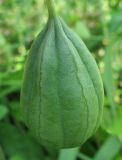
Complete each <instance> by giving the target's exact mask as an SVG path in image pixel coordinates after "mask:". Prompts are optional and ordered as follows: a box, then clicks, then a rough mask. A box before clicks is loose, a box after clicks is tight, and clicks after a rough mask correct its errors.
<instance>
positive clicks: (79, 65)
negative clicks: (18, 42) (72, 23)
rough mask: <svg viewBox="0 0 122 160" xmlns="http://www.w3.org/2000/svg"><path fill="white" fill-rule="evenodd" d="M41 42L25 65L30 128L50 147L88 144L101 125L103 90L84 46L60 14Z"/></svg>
mask: <svg viewBox="0 0 122 160" xmlns="http://www.w3.org/2000/svg"><path fill="white" fill-rule="evenodd" d="M46 4H47V6H48V11H49V18H48V22H47V24H46V26H45V27H44V29H43V31H42V32H41V33H40V34H39V35H38V36H37V38H36V39H35V41H34V43H33V45H32V47H31V49H30V52H29V55H28V58H27V61H26V65H25V72H24V79H23V86H22V91H21V106H22V112H23V117H24V121H25V124H26V125H27V127H28V128H29V129H30V131H31V132H32V134H33V135H34V136H35V137H36V138H37V139H38V141H39V142H40V143H41V144H43V145H44V146H46V147H48V146H49V147H55V148H71V147H76V146H79V145H81V144H82V143H84V142H85V141H86V140H87V139H88V138H89V137H90V136H92V135H93V134H94V133H95V131H96V130H97V128H98V127H99V125H100V122H101V118H102V110H103V95H104V94H103V85H102V81H101V77H100V74H99V70H98V67H97V65H96V62H95V60H94V58H93V57H92V55H91V53H90V52H89V50H88V49H87V47H86V46H85V44H84V43H83V41H82V40H81V39H80V38H79V37H78V36H77V35H76V34H75V33H73V32H72V30H71V29H70V28H69V27H68V26H67V25H66V24H65V23H64V22H63V20H62V19H61V18H60V17H59V16H57V15H56V13H55V12H54V7H53V2H52V0H46Z"/></svg>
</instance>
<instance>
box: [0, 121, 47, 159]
mask: <svg viewBox="0 0 122 160" xmlns="http://www.w3.org/2000/svg"><path fill="white" fill-rule="evenodd" d="M0 144H1V145H2V147H3V149H4V152H5V154H6V155H7V156H8V157H13V156H15V155H20V156H21V157H23V160H24V159H25V160H28V159H29V160H40V159H43V160H44V155H43V152H42V150H41V146H40V145H39V144H38V143H36V142H35V140H34V139H32V138H31V137H30V136H29V135H28V134H25V133H21V131H20V130H18V129H17V128H15V127H14V126H12V125H10V124H7V123H0Z"/></svg>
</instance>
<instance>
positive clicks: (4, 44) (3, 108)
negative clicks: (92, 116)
mask: <svg viewBox="0 0 122 160" xmlns="http://www.w3.org/2000/svg"><path fill="white" fill-rule="evenodd" d="M55 1H56V8H57V11H58V12H59V13H60V15H61V16H62V17H63V19H64V20H65V22H66V23H67V24H68V25H69V26H70V27H71V28H72V29H73V30H74V31H75V32H77V34H78V35H79V36H81V38H82V39H83V40H84V41H85V43H86V45H87V46H88V48H89V50H90V51H91V52H92V54H93V56H94V57H95V59H96V61H97V63H98V66H99V68H100V71H101V75H102V77H103V82H104V87H105V102H104V118H103V122H102V125H101V128H100V129H99V130H98V131H97V132H96V134H95V135H94V137H92V138H91V139H89V140H88V141H87V142H86V143H85V144H84V145H82V146H81V147H79V148H75V149H68V150H60V151H54V150H51V149H50V148H44V147H43V146H41V145H39V144H38V142H36V140H34V139H33V138H32V136H31V135H30V134H29V133H28V130H27V128H26V127H25V126H24V124H23V121H22V118H21V112H20V102H19V97H20V88H21V83H22V73H23V66H24V63H25V59H26V55H27V53H28V49H29V48H30V46H31V44H32V41H33V39H34V38H35V36H36V35H37V34H38V33H39V32H40V30H41V29H42V28H43V26H44V24H45V22H46V19H47V16H46V14H47V13H46V9H45V5H44V1H43V0H29V1H26V0H21V1H19V0H11V1H10V0H4V1H3V0H1V1H0V3H1V5H0V31H1V33H2V34H0V48H1V50H0V154H1V153H2V156H5V158H6V159H8V160H28V159H33V160H36V159H37V160H41V159H42V160H58V159H59V160H76V159H77V160H121V159H122V158H121V157H122V156H121V146H122V140H121V135H122V118H121V117H122V64H121V63H122V45H121V42H122V27H121V24H122V2H121V1H120V0H107V1H102V0H82V1H81V0H77V1H74V0H69V1H65V0H55ZM91 123H92V122H91ZM112 146H114V149H113V147H112ZM0 156H1V155H0Z"/></svg>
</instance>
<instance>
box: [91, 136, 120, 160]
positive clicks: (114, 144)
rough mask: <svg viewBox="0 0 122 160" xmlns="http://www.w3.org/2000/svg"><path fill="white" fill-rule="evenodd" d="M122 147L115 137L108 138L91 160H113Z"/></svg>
mask: <svg viewBox="0 0 122 160" xmlns="http://www.w3.org/2000/svg"><path fill="white" fill-rule="evenodd" d="M121 146H122V142H121V141H120V140H119V139H118V137H116V136H110V137H109V138H108V139H107V141H106V142H105V143H104V144H103V146H102V147H101V148H100V150H99V151H98V152H97V153H96V155H95V157H94V158H93V160H113V159H114V157H115V156H116V155H117V154H118V152H119V151H120V149H121Z"/></svg>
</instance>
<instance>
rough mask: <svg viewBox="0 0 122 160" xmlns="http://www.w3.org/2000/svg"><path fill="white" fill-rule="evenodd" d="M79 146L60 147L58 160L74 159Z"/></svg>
mask: <svg viewBox="0 0 122 160" xmlns="http://www.w3.org/2000/svg"><path fill="white" fill-rule="evenodd" d="M78 150H79V148H72V149H62V150H61V151H60V155H59V159H58V160H76V157H77V155H78Z"/></svg>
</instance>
